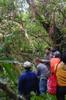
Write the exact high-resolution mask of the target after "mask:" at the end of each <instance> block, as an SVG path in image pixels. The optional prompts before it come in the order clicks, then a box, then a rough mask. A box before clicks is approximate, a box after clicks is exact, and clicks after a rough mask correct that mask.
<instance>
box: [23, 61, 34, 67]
mask: <svg viewBox="0 0 66 100" xmlns="http://www.w3.org/2000/svg"><path fill="white" fill-rule="evenodd" d="M23 66H24V68H30V67H31V66H32V63H31V62H29V61H25V62H24V64H23Z"/></svg>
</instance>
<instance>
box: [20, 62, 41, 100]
mask: <svg viewBox="0 0 66 100" xmlns="http://www.w3.org/2000/svg"><path fill="white" fill-rule="evenodd" d="M23 66H24V68H25V71H24V72H23V73H22V75H21V76H20V77H19V82H18V91H19V95H20V97H22V96H23V97H24V98H25V100H30V93H31V92H32V91H33V92H35V93H37V94H39V87H38V78H37V75H36V74H35V73H34V72H32V71H31V66H32V64H31V62H29V61H26V62H24V65H23ZM19 100H21V99H19Z"/></svg>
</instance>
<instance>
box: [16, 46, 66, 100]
mask: <svg viewBox="0 0 66 100" xmlns="http://www.w3.org/2000/svg"><path fill="white" fill-rule="evenodd" d="M32 65H33V64H32V63H31V62H30V61H25V62H24V64H23V67H24V68H25V71H24V72H22V75H21V76H20V77H19V81H18V91H19V100H22V98H23V97H24V98H25V100H30V94H31V92H35V93H36V95H44V94H46V93H47V79H48V77H49V76H50V75H51V74H55V77H57V91H56V97H57V100H65V94H66V52H63V53H62V55H61V53H60V52H59V51H58V50H54V51H53V50H51V49H50V48H46V55H45V56H44V59H40V58H39V57H37V58H36V59H35V60H34V65H35V66H36V70H35V71H32ZM56 67H57V68H56Z"/></svg>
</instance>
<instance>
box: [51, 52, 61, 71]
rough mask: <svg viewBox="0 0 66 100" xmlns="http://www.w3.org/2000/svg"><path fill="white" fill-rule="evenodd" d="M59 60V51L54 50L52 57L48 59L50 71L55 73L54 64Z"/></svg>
mask: <svg viewBox="0 0 66 100" xmlns="http://www.w3.org/2000/svg"><path fill="white" fill-rule="evenodd" d="M60 62H61V53H60V52H59V51H55V52H54V53H53V57H52V58H51V60H50V72H51V73H55V71H56V66H57V65H58V64H59V63H60Z"/></svg>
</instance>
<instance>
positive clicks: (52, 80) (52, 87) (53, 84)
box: [47, 62, 60, 95]
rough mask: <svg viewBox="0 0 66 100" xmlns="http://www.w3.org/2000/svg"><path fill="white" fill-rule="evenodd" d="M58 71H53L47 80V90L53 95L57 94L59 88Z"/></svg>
mask: <svg viewBox="0 0 66 100" xmlns="http://www.w3.org/2000/svg"><path fill="white" fill-rule="evenodd" d="M59 63H60V62H59ZM59 63H58V64H59ZM58 64H57V65H56V71H57V66H58ZM56 71H55V73H51V75H50V76H49V77H48V80H47V92H48V93H50V94H52V95H56V90H57V77H56Z"/></svg>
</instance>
